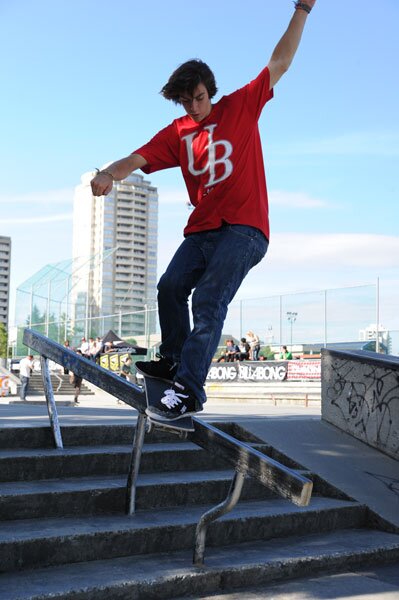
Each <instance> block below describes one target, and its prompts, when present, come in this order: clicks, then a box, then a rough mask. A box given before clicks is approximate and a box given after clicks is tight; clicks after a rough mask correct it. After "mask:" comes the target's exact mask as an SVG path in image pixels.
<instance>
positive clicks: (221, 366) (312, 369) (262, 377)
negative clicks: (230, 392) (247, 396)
mask: <svg viewBox="0 0 399 600" xmlns="http://www.w3.org/2000/svg"><path fill="white" fill-rule="evenodd" d="M320 378H321V362H320V360H284V361H277V360H273V361H267V362H266V361H257V362H250V361H248V362H246V361H242V362H240V361H237V362H231V363H213V364H212V366H211V368H210V369H209V372H208V377H207V379H206V380H207V382H208V383H212V382H213V381H214V382H216V381H217V382H219V383H222V382H225V383H228V382H231V383H251V382H253V383H262V382H268V381H270V382H276V381H294V380H297V381H300V380H302V379H306V380H309V379H313V380H318V379H320Z"/></svg>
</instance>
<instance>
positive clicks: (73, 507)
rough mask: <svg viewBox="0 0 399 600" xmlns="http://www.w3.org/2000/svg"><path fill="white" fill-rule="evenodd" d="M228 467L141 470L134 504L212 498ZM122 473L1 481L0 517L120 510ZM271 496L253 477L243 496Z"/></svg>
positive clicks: (224, 483)
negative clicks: (192, 469)
mask: <svg viewBox="0 0 399 600" xmlns="http://www.w3.org/2000/svg"><path fill="white" fill-rule="evenodd" d="M233 475H234V472H233V471H197V472H171V473H168V472H165V473H161V474H160V473H156V474H146V475H145V474H144V475H140V478H139V481H138V484H137V491H136V509H138V510H144V509H147V510H149V509H155V508H166V507H172V506H186V507H188V506H192V505H194V504H205V503H214V504H217V503H218V502H220V500H221V499H223V498H224V497H226V496H227V493H228V491H229V487H230V484H231V480H232V478H233ZM126 479H127V478H126V477H110V476H105V477H104V476H102V477H101V478H95V477H86V478H79V479H75V478H70V479H62V480H60V479H54V480H43V481H35V482H18V483H14V482H13V483H0V519H1V521H6V520H14V519H34V518H38V517H42V518H43V517H62V516H64V517H65V516H71V515H81V516H85V515H86V516H88V515H95V514H111V513H119V514H121V515H122V514H124V512H125V502H126ZM271 497H275V495H274V494H273V493H272V492H271V491H270V490H269V489H268V488H266V487H265V486H263V485H261V484H260V483H258V482H257V481H255V480H254V479H252V478H248V479H247V481H246V482H245V485H244V489H243V492H242V496H241V498H242V500H255V499H256V500H260V499H267V498H271Z"/></svg>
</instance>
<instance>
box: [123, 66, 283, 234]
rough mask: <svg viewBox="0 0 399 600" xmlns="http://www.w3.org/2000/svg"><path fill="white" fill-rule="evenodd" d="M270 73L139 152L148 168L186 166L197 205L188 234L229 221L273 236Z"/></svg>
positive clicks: (166, 130)
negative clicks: (267, 158)
mask: <svg viewBox="0 0 399 600" xmlns="http://www.w3.org/2000/svg"><path fill="white" fill-rule="evenodd" d="M269 85H270V73H269V69H268V68H267V67H266V68H265V69H263V71H262V72H261V73H260V74H259V75H258V77H257V78H256V79H254V80H253V81H251V82H250V83H248V84H247V85H245V86H244V87H242V88H240V89H239V90H237V91H235V92H233V93H232V94H230V95H228V96H223V97H222V98H221V99H220V100H219V102H217V103H216V104H214V105H213V106H212V110H211V112H210V114H209V115H208V116H207V117H206V119H204V120H203V121H201V122H200V123H195V121H193V119H191V117H189V116H188V115H185V116H184V117H181V118H179V119H176V120H175V121H173V123H171V124H170V125H168V126H167V127H165V128H164V129H162V130H161V131H160V132H159V133H157V134H156V135H155V136H154V137H153V138H152V139H151V140H150V141H149V142H148V143H147V144H145V145H144V146H142V147H141V148H138V149H137V150H135V151H134V154H140V155H141V156H143V158H145V159H146V161H147V164H146V165H145V167H143V169H142V170H143V171H144V172H145V173H153V172H154V171H159V170H161V169H168V168H170V167H177V166H180V168H181V170H182V173H183V177H184V180H185V183H186V186H187V190H188V194H189V196H190V201H191V203H192V204H193V205H194V207H195V208H194V210H193V212H192V213H191V215H190V218H189V220H188V223H187V226H186V228H185V229H184V235H189V234H190V233H195V232H197V231H206V230H209V229H217V228H218V227H220V226H221V225H222V223H223V222H227V223H230V224H240V225H252V226H253V227H257V228H258V229H260V230H261V231H262V232H263V233H264V234H265V236H266V237H267V238H268V239H269V214H268V213H269V211H268V201H267V190H266V178H265V171H264V165H263V156H262V147H261V142H260V136H259V130H258V119H259V117H260V114H261V112H262V109H263V107H264V105H265V104H266V102H267V101H268V100H270V99H271V98H272V97H273V90H269Z"/></svg>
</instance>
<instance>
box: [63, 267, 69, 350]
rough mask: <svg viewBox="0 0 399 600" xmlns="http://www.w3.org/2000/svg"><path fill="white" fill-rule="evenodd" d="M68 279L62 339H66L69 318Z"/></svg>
mask: <svg viewBox="0 0 399 600" xmlns="http://www.w3.org/2000/svg"><path fill="white" fill-rule="evenodd" d="M69 279H70V275H69V277H68V278H67V290H66V310H65V332H64V339H65V340H67V339H68V318H69Z"/></svg>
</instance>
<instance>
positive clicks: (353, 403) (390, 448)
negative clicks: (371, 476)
mask: <svg viewBox="0 0 399 600" xmlns="http://www.w3.org/2000/svg"><path fill="white" fill-rule="evenodd" d="M321 368H322V404H321V408H322V410H321V412H322V419H324V420H325V421H328V422H329V423H332V424H333V425H335V426H336V427H339V428H340V429H342V430H343V431H345V432H346V433H349V434H351V435H353V436H354V437H356V438H357V439H359V440H361V441H362V442H365V443H366V444H369V445H370V446H373V447H374V448H377V449H378V450H381V451H382V452H384V453H385V454H388V455H389V456H391V457H393V458H395V459H397V460H399V358H397V357H394V356H385V355H381V354H376V353H374V352H339V351H330V350H324V349H323V350H322V361H321Z"/></svg>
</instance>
